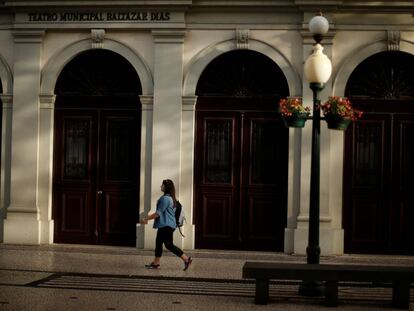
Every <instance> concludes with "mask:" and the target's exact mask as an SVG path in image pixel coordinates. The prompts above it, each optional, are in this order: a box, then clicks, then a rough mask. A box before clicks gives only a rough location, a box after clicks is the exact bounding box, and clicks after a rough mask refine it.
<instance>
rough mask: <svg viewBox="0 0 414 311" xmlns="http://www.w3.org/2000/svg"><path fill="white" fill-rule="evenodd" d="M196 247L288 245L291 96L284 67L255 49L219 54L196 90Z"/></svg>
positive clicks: (270, 247)
mask: <svg viewBox="0 0 414 311" xmlns="http://www.w3.org/2000/svg"><path fill="white" fill-rule="evenodd" d="M196 94H197V96H198V100H197V104H196V142H197V143H196V146H195V161H194V163H195V182H194V184H195V198H194V207H195V224H196V241H195V243H196V247H198V248H223V249H246V250H268V251H275V250H277V251H282V250H283V241H284V238H283V235H284V229H285V227H286V218H287V216H286V214H287V176H288V174H287V173H288V170H287V163H288V132H289V131H288V129H286V128H285V127H284V125H283V122H282V120H281V119H280V117H279V115H278V113H277V102H278V99H279V98H280V97H284V96H288V95H289V88H288V82H287V79H286V77H285V76H284V74H283V72H282V70H281V68H280V67H279V66H278V65H277V64H275V63H274V62H273V60H271V59H270V58H268V57H267V56H265V55H263V54H261V53H259V52H256V51H251V50H233V51H229V52H226V53H223V54H221V55H220V56H218V57H216V58H215V59H214V60H213V61H212V62H211V63H210V64H209V65H208V66H207V67H206V68H205V70H204V71H203V73H202V75H201V76H200V79H199V82H198V84H197V88H196Z"/></svg>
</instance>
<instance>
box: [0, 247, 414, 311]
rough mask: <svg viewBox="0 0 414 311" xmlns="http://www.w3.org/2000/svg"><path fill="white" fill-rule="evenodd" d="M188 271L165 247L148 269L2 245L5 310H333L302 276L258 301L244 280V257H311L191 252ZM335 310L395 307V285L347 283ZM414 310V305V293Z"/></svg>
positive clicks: (63, 250) (368, 260)
mask: <svg viewBox="0 0 414 311" xmlns="http://www.w3.org/2000/svg"><path fill="white" fill-rule="evenodd" d="M188 253H189V254H190V255H191V256H193V257H194V262H193V264H192V266H191V267H190V269H189V270H188V271H185V272H184V271H182V263H181V261H180V260H178V259H177V258H176V257H174V256H173V255H172V254H170V253H168V252H166V253H165V255H164V257H163V259H162V263H161V264H162V265H161V269H158V270H147V269H145V268H144V265H145V263H148V262H150V261H151V259H152V256H153V252H152V251H150V250H138V249H136V248H127V247H103V246H96V247H95V246H81V245H57V244H55V245H47V246H20V245H5V244H0V310H31V311H32V310H42V311H43V310H53V311H55V310H76V311H79V310H214V311H220V310H226V311H227V310H263V311H265V310H329V309H330V308H327V307H325V306H323V304H322V298H318V297H302V296H299V295H298V293H297V289H298V284H299V282H297V281H274V282H271V286H270V302H269V304H268V305H266V306H257V305H255V304H254V302H253V297H254V283H253V281H252V280H244V279H242V277H241V272H242V266H243V264H244V262H245V261H246V260H262V261H278V262H306V258H305V257H304V256H299V255H286V254H281V253H261V252H227V251H212V250H208V251H205V250H194V251H188ZM321 262H326V263H338V264H340V263H359V264H361V263H362V264H373V263H376V264H390V265H395V264H398V265H407V266H413V265H414V257H412V256H368V255H344V256H330V257H322V258H321ZM339 299H340V305H339V307H338V308H336V310H338V311H342V310H361V311H362V310H364V311H370V310H384V311H385V310H393V309H392V308H391V306H390V301H391V289H390V288H387V287H385V288H383V287H376V286H372V284H371V285H370V284H365V285H364V284H362V285H361V284H343V286H340V290H339ZM411 301H412V303H411V304H410V310H414V304H413V302H414V290H411Z"/></svg>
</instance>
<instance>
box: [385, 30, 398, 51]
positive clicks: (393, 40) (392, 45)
mask: <svg viewBox="0 0 414 311" xmlns="http://www.w3.org/2000/svg"><path fill="white" fill-rule="evenodd" d="M400 41H401V33H400V32H399V31H398V30H388V31H387V47H388V51H399V50H400Z"/></svg>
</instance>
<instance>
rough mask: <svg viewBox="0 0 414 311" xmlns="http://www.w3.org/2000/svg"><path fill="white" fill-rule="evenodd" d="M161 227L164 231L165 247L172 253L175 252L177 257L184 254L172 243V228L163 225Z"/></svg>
mask: <svg viewBox="0 0 414 311" xmlns="http://www.w3.org/2000/svg"><path fill="white" fill-rule="evenodd" d="M162 229H164V231H165V240H164V244H165V248H166V249H168V250H169V251H170V252H172V253H173V254H175V255H176V256H177V257H180V258H181V257H182V256H183V255H184V252H183V251H182V250H181V249H180V248H179V247H177V246H175V245H174V243H173V232H174V229H173V228H170V227H165V228H162Z"/></svg>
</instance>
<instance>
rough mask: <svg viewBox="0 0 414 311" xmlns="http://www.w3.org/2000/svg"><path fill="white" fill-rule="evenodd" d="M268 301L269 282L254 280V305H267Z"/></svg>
mask: <svg viewBox="0 0 414 311" xmlns="http://www.w3.org/2000/svg"><path fill="white" fill-rule="evenodd" d="M268 299H269V280H267V279H256V296H255V303H256V304H257V305H267V300H268Z"/></svg>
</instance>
